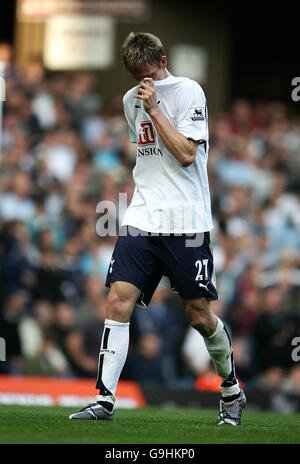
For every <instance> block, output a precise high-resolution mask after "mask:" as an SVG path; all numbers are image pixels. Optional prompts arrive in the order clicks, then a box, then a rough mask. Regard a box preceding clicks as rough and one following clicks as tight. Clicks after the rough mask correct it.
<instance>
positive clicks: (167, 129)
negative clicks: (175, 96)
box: [134, 78, 197, 166]
mask: <svg viewBox="0 0 300 464" xmlns="http://www.w3.org/2000/svg"><path fill="white" fill-rule="evenodd" d="M134 97H135V98H139V99H140V100H143V102H144V109H145V110H146V111H147V113H148V114H149V115H150V117H151V119H152V121H153V124H154V125H155V127H156V130H157V132H158V134H159V136H160V137H161V139H162V141H163V142H164V144H165V146H166V148H167V149H168V150H169V152H170V153H171V154H172V155H173V156H174V157H175V158H176V159H177V161H179V163H180V164H181V165H182V166H189V165H190V164H192V162H193V161H194V159H195V156H196V152H197V144H196V142H194V141H192V140H188V139H187V138H186V137H185V136H184V135H182V134H180V132H178V131H177V130H176V128H175V127H174V126H172V124H171V123H170V122H169V120H168V119H167V118H166V116H165V115H164V114H163V113H162V112H161V111H160V109H159V107H158V105H157V98H156V92H155V87H154V82H153V80H152V79H150V78H145V79H143V80H142V81H141V82H140V84H139V87H138V91H137V93H136V94H135V95H134Z"/></svg>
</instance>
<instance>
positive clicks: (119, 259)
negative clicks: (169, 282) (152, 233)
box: [105, 229, 162, 306]
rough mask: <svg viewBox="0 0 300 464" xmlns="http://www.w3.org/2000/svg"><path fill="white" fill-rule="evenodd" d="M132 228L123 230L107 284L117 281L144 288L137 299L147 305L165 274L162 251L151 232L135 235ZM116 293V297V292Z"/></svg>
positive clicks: (116, 247) (114, 252) (109, 270)
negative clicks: (132, 233)
mask: <svg viewBox="0 0 300 464" xmlns="http://www.w3.org/2000/svg"><path fill="white" fill-rule="evenodd" d="M130 230H131V229H129V230H128V233H124V232H123V235H120V236H119V238H118V240H117V243H116V246H115V249H114V251H113V255H112V259H111V263H110V266H109V269H108V273H107V278H106V283H105V285H106V286H107V287H111V286H112V285H113V284H114V283H115V282H123V283H128V284H131V285H132V286H134V287H136V288H137V289H138V290H139V291H140V293H139V294H138V296H137V298H136V300H137V299H139V300H141V305H142V306H147V304H148V302H149V301H150V299H151V297H152V294H153V292H154V291H155V288H156V287H157V285H158V282H159V281H160V279H161V276H162V270H161V262H160V259H159V256H158V251H159V250H158V247H157V245H156V242H155V241H154V240H150V239H149V237H148V236H147V235H143V233H140V234H137V235H136V234H135V235H131V233H130ZM136 231H138V230H137V229H136ZM125 232H126V230H125ZM122 288H123V285H122ZM128 288H129V289H130V288H131V287H130V286H129V287H128ZM113 295H114V297H115V293H113ZM135 295H136V293H135ZM139 297H140V298H139ZM138 303H139V302H138Z"/></svg>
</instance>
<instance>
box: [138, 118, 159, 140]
mask: <svg viewBox="0 0 300 464" xmlns="http://www.w3.org/2000/svg"><path fill="white" fill-rule="evenodd" d="M138 145H155V132H154V127H153V124H152V122H151V121H142V122H141V127H140V132H139V140H138Z"/></svg>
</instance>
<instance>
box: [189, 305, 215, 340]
mask: <svg viewBox="0 0 300 464" xmlns="http://www.w3.org/2000/svg"><path fill="white" fill-rule="evenodd" d="M185 310H186V313H187V316H188V319H189V321H190V324H191V326H192V327H194V329H196V330H197V331H198V332H200V334H201V335H203V336H204V337H207V336H209V335H211V326H212V313H211V309H210V303H209V301H208V300H206V299H204V298H203V299H201V300H195V301H193V300H191V301H187V302H185Z"/></svg>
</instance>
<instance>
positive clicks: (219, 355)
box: [203, 318, 240, 397]
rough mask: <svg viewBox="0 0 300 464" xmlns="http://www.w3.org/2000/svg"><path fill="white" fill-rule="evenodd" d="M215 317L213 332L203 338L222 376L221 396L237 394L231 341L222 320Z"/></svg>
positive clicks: (237, 384)
mask: <svg viewBox="0 0 300 464" xmlns="http://www.w3.org/2000/svg"><path fill="white" fill-rule="evenodd" d="M217 319H218V321H217V327H216V330H215V332H214V333H213V334H212V335H211V336H210V337H203V339H204V342H205V345H206V348H207V350H208V352H209V354H210V357H211V359H212V362H213V364H214V366H215V370H216V373H217V374H218V375H219V376H220V377H222V381H223V382H222V384H221V394H222V396H223V397H226V396H232V395H237V394H239V392H240V386H239V383H238V381H237V379H236V377H235V369H234V362H233V354H232V348H231V341H230V338H229V334H228V332H227V331H226V329H225V327H224V324H223V322H222V321H221V319H219V318H217Z"/></svg>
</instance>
